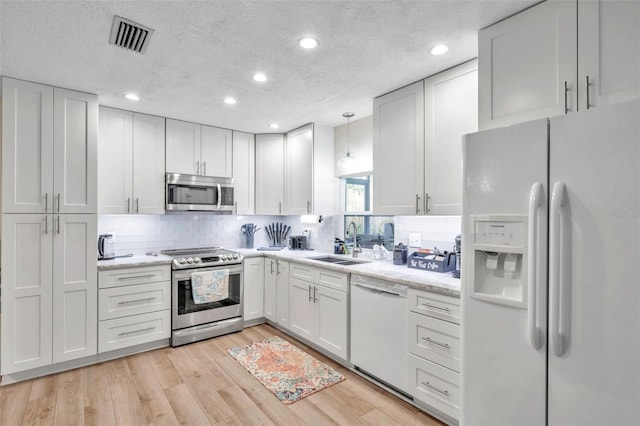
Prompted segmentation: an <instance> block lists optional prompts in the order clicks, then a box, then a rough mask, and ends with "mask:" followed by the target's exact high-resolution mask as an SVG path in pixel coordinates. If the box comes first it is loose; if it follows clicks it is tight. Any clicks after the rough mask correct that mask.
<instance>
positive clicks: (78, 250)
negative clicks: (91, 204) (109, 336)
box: [52, 215, 98, 363]
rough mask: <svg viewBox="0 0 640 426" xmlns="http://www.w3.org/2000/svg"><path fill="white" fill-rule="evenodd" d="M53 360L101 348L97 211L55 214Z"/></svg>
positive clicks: (94, 352) (59, 360) (64, 358)
mask: <svg viewBox="0 0 640 426" xmlns="http://www.w3.org/2000/svg"><path fill="white" fill-rule="evenodd" d="M53 219H54V220H53V221H54V226H53V229H52V231H53V252H54V262H53V362H54V363H57V362H62V361H68V360H71V359H77V358H82V357H86V356H90V355H95V354H96V353H97V350H98V271H97V263H96V252H95V242H96V236H97V234H98V226H97V216H96V215H53Z"/></svg>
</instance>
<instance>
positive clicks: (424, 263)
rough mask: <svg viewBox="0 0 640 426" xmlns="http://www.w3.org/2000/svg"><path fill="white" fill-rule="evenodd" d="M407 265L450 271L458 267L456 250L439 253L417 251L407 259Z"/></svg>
mask: <svg viewBox="0 0 640 426" xmlns="http://www.w3.org/2000/svg"><path fill="white" fill-rule="evenodd" d="M407 260H408V261H407V266H408V267H409V268H414V269H422V270H424V271H431V272H450V271H453V270H454V269H456V254H455V253H454V252H447V251H444V252H440V253H439V254H435V253H431V252H427V251H420V250H419V251H416V252H414V253H412V254H411V256H409V258H408V259H407Z"/></svg>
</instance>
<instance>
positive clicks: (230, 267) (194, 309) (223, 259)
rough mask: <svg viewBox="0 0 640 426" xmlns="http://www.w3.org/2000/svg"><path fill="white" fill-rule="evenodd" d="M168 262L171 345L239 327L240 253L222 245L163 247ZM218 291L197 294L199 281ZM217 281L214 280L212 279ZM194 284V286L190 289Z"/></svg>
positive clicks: (240, 323)
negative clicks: (180, 247)
mask: <svg viewBox="0 0 640 426" xmlns="http://www.w3.org/2000/svg"><path fill="white" fill-rule="evenodd" d="M161 253H162V254H165V255H167V256H171V257H172V258H173V262H172V264H171V269H172V271H171V281H172V283H171V314H172V315H171V346H180V345H184V344H187V343H191V342H195V341H198V340H203V339H208V338H210V337H215V336H220V335H222V334H227V333H232V332H235V331H240V330H242V327H243V319H242V312H243V301H242V299H243V285H244V283H243V276H242V271H243V267H242V262H243V256H242V255H241V254H239V253H236V252H233V251H229V250H225V249H223V248H222V247H205V248H194V249H178V250H163V251H162V252H161ZM203 279H207V280H209V281H207V282H208V283H209V284H210V285H209V287H208V288H212V287H213V286H217V290H218V293H215V294H213V295H212V294H205V295H202V294H200V293H199V291H201V289H202V288H203V287H202V280H203ZM216 280H218V281H216ZM194 286H195V288H194Z"/></svg>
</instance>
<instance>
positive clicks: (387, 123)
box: [373, 81, 424, 215]
mask: <svg viewBox="0 0 640 426" xmlns="http://www.w3.org/2000/svg"><path fill="white" fill-rule="evenodd" d="M373 173H374V184H373V212H374V213H375V214H391V215H395V214H397V215H403V214H421V213H422V211H423V204H424V203H423V200H422V197H423V196H424V190H423V189H424V87H423V83H422V81H419V82H417V83H413V84H411V85H409V86H406V87H403V88H401V89H398V90H396V91H393V92H391V93H388V94H386V95H383V96H380V97H378V98H375V99H374V100H373Z"/></svg>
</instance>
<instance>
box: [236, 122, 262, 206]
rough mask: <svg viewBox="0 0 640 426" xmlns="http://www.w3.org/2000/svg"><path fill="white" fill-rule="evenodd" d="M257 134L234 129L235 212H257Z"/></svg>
mask: <svg viewBox="0 0 640 426" xmlns="http://www.w3.org/2000/svg"><path fill="white" fill-rule="evenodd" d="M255 146H256V145H255V136H254V135H252V134H251V133H243V132H236V131H235V130H234V131H233V198H234V202H235V206H234V213H235V214H240V215H247V214H254V213H255V179H256V176H255V170H256V168H255V164H256V148H255Z"/></svg>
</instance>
